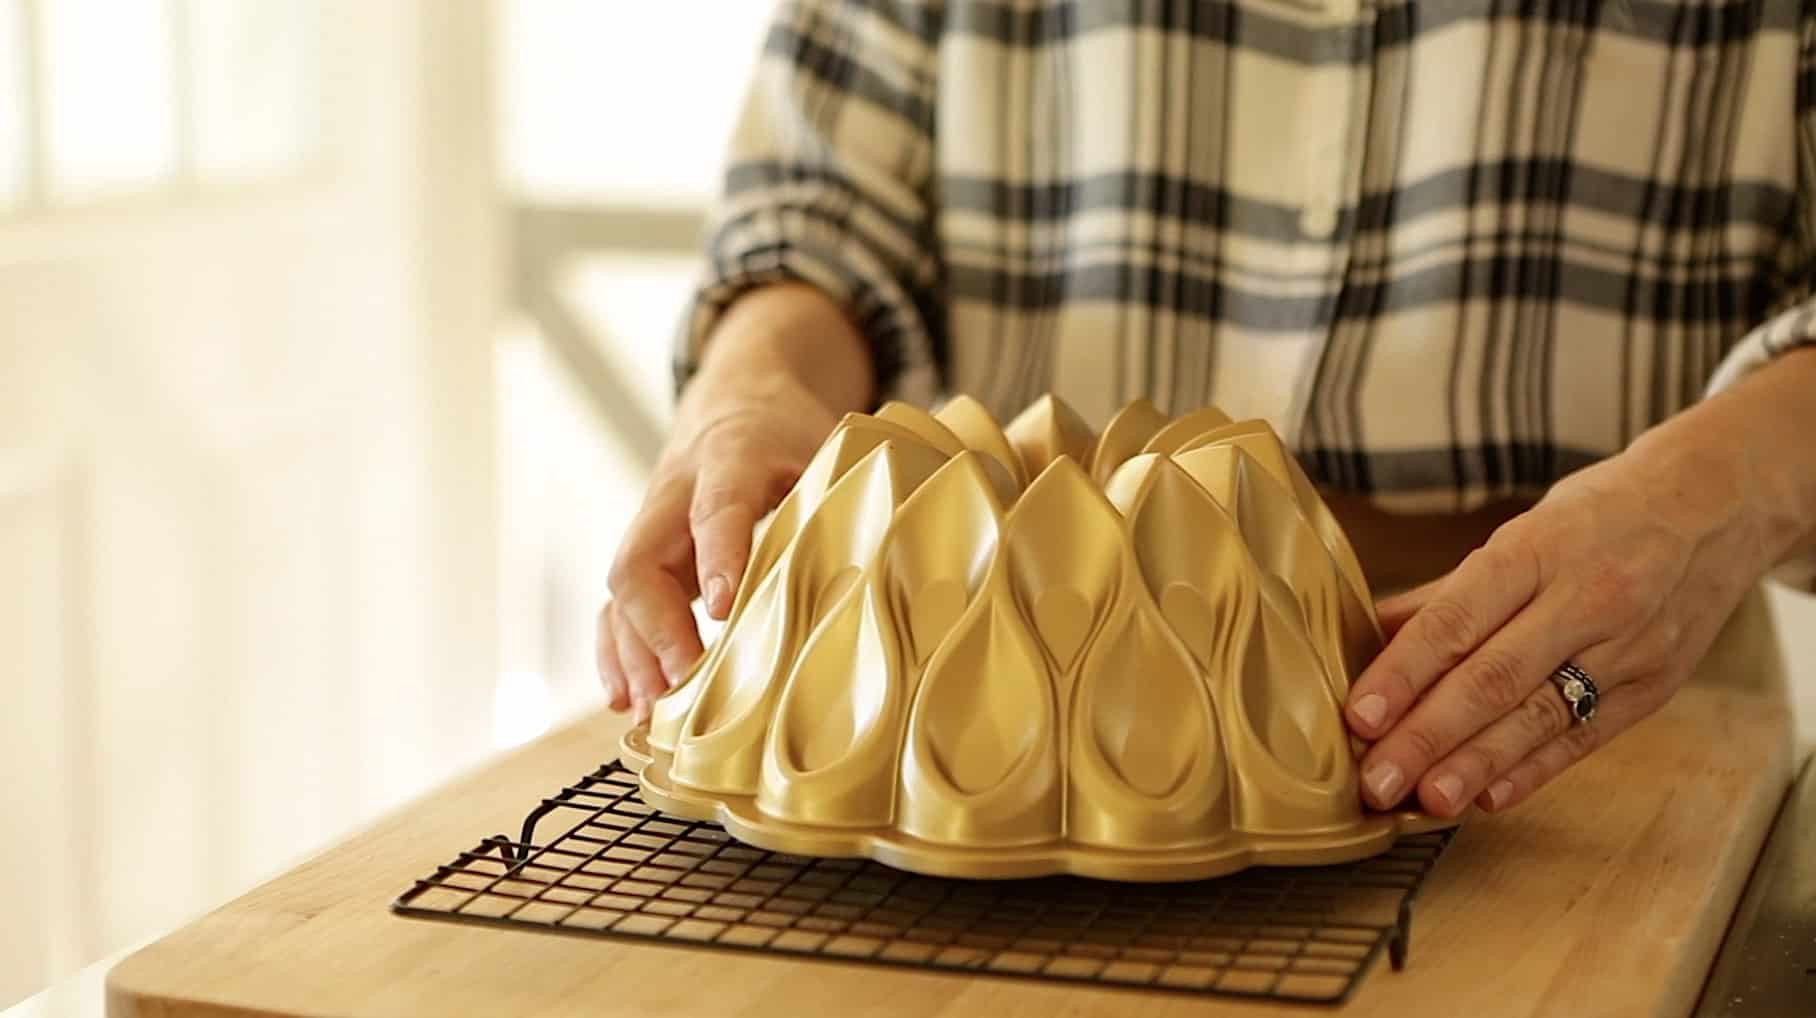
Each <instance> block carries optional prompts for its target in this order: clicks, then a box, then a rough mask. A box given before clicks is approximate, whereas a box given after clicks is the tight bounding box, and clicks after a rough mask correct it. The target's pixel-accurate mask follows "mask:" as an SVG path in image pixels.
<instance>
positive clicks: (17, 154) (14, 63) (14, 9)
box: [0, 0, 31, 209]
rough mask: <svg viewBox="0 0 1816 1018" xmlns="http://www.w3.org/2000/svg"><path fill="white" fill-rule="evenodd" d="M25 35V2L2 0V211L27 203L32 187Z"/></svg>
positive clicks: (0, 56) (0, 137)
mask: <svg viewBox="0 0 1816 1018" xmlns="http://www.w3.org/2000/svg"><path fill="white" fill-rule="evenodd" d="M24 36H25V4H24V0H0V209H4V208H8V207H10V206H13V205H17V204H19V203H20V202H22V201H24V200H25V195H26V192H27V190H28V189H29V187H30V178H31V154H30V147H29V146H30V144H31V142H30V138H29V137H28V135H29V134H30V132H29V131H28V130H27V129H26V120H25V110H26V103H27V98H26V90H27V87H28V86H29V79H28V78H27V76H26V71H25V38H24Z"/></svg>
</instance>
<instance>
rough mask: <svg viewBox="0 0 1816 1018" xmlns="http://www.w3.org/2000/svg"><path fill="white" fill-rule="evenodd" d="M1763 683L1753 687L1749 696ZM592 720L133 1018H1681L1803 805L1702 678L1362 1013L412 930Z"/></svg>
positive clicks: (457, 791) (1552, 807)
mask: <svg viewBox="0 0 1816 1018" xmlns="http://www.w3.org/2000/svg"><path fill="white" fill-rule="evenodd" d="M1753 685H1757V683H1754V684H1753ZM621 730H622V722H621V721H619V720H617V719H610V718H607V717H606V716H604V715H595V716H592V717H588V718H585V719H583V720H581V721H579V722H577V723H575V724H573V725H570V726H569V727H567V728H564V729H561V730H559V731H556V732H553V733H551V734H549V735H548V736H545V737H544V738H542V739H540V740H539V741H537V742H535V743H533V744H531V745H529V746H526V747H524V748H522V749H520V750H518V751H516V752H513V753H511V754H509V755H507V756H505V757H503V758H501V759H499V760H497V761H495V762H493V763H491V764H490V765H488V766H486V767H484V768H482V769H480V770H479V771H477V772H475V773H472V774H469V775H467V776H465V777H463V778H461V779H459V780H456V781H454V782H452V783H450V784H449V785H447V786H446V787H444V788H442V789H440V790H439V791H437V792H435V793H433V794H431V795H429V796H428V797H426V798H425V799H423V800H421V801H419V802H417V803H415V804H414V805H412V806H409V807H407V808H405V809H404V810H402V811H401V812H399V813H397V814H396V815H394V816H392V817H390V818H389V819H386V820H384V821H382V822H380V823H379V824H377V825H376V826H374V827H373V828H372V829H370V830H368V831H366V832H365V833H363V834H360V835H357V836H355V837H353V838H352V839H350V840H349V841H347V842H346V843H344V844H342V845H340V846H339V847H337V848H334V849H332V850H330V851H328V852H327V853H325V854H323V855H322V856H320V857H319V858H317V859H315V860H313V861H311V862H309V863H307V864H305V865H303V866H300V867H298V868H296V869H295V870H293V871H291V872H289V873H287V874H285V875H284V876H282V877H280V878H278V879H276V880H274V881H272V882H271V883H268V884H266V885H264V886H263V887H260V888H258V889H257V890H254V891H252V892H250V893H249V894H247V895H245V896H244V897H242V898H240V899H238V900H236V901H234V902H231V903H229V904H227V905H225V906H223V907H222V908H220V909H218V910H217V911H215V912H213V913H212V914H210V915H208V916H206V917H204V918H203V919H201V920H198V921H197V922H195V923H193V924H191V925H189V926H188V927H185V928H183V929H181V930H179V931H177V932H176V933H174V934H171V935H170V936H168V937H166V938H164V939H163V940H161V941H159V942H157V943H155V944H153V945H151V946H150V947H147V948H145V949H144V950H142V951H139V952H138V953H136V954H134V955H133V956H131V957H130V958H128V959H126V960H125V961H124V962H122V963H121V964H120V965H119V966H118V967H116V968H115V969H114V971H113V972H112V973H111V975H110V977H109V980H108V1013H109V1014H111V1015H115V1016H119V1018H175V1016H201V1015H206V1016H227V1015H235V1016H248V1015H259V1016H265V1015H350V1016H374V1018H377V1016H403V1015H416V1016H430V1018H446V1016H457V1015H498V1016H538V1018H539V1016H551V1015H587V1016H613V1015H676V1016H680V1015H710V1016H733V1015H748V1016H767V1015H813V1014H841V1015H843V1014H876V1015H901V1016H928V1018H930V1016H950V1015H960V1014H988V1015H992V1016H996V1018H1013V1016H1017V1015H1029V1016H1040V1018H1048V1016H1052V1015H1059V1014H1065V1015H1071V1016H1091V1015H1104V1016H1110V1015H1122V1014H1126V1013H1128V1012H1129V1011H1130V1009H1131V1008H1133V1007H1139V1008H1140V1009H1141V1012H1142V1013H1143V1014H1151V1015H1158V1016H1166V1015H1177V1016H1181V1018H1184V1016H1188V1015H1189V1016H1203V1015H1207V1014H1230V1015H1237V1016H1252V1018H1272V1016H1279V1015H1325V1016H1328V1015H1332V1014H1339V1013H1340V1014H1343V1015H1345V1016H1346V1018H1347V1016H1358V1018H1406V1016H1408V1015H1428V1014H1432V1015H1468V1016H1470V1018H1503V1016H1504V1018H1513V1016H1541V1015H1546V1016H1549V1015H1601V1014H1621V1015H1684V1014H1687V1013H1688V1012H1689V1011H1690V1009H1691V1007H1692V1006H1693V1005H1694V1004H1695V1000H1696V996H1697V994H1698V992H1699V990H1700V988H1701V985H1702V983H1703V980H1704V978H1705V976H1706V974H1707V972H1708V969H1709V965H1710V960H1711V958H1712V957H1713V954H1714V952H1715V949H1716V947H1717V945H1718V943H1719V941H1720V939H1721V936H1722V933H1723V930H1724V929H1725V927H1726V925H1727V920H1728V917H1729V916H1730V914H1731V913H1732V911H1733V909H1734V905H1735V902H1736V900H1737V898H1738V896H1739V894H1740V891H1741V888H1742V885H1743V884H1744V882H1745V880H1746V877H1747V874H1748V871H1749V869H1750V868H1751V865H1752V863H1753V861H1754V859H1755V858H1756V856H1757V854H1758V851H1759V848H1760V844H1761V841H1762V839H1763V838H1764V836H1765V833H1766V830H1767V828H1768V826H1769V825H1770V822H1771V818H1772V816H1773V813H1774V812H1775V810H1776V808H1777V806H1778V804H1779V802H1780V800H1781V798H1782V796H1783V794H1784V791H1785V788H1786V786H1787V783H1788V780H1789V776H1790V771H1791V765H1792V749H1791V741H1790V735H1789V732H1790V723H1789V712H1788V709H1787V707H1786V703H1785V699H1784V697H1783V695H1782V689H1760V688H1753V689H1741V688H1733V687H1732V686H1731V685H1722V684H1715V683H1711V682H1706V681H1702V680H1699V681H1698V682H1697V683H1692V684H1691V685H1690V686H1689V687H1687V688H1686V689H1685V690H1684V691H1683V692H1682V693H1680V694H1679V695H1678V696H1677V698H1676V699H1674V700H1673V701H1672V703H1671V705H1670V706H1669V707H1667V708H1666V709H1665V710H1664V711H1662V712H1660V713H1659V714H1658V715H1656V716H1655V717H1653V718H1652V719H1650V720H1648V721H1647V722H1645V723H1644V724H1642V725H1641V726H1639V727H1638V728H1636V729H1634V730H1633V731H1632V732H1630V733H1628V734H1626V735H1624V736H1622V737H1621V738H1619V739H1617V740H1615V741H1614V742H1613V743H1612V744H1610V745H1609V746H1608V747H1606V748H1605V749H1603V750H1602V751H1601V752H1599V753H1597V754H1595V755H1594V756H1593V757H1591V759H1590V760H1589V761H1587V762H1586V763H1584V764H1583V765H1581V766H1579V767H1577V768H1576V769H1574V770H1573V771H1571V772H1570V773H1569V774H1568V775H1567V776H1566V777H1565V778H1563V779H1561V780H1559V781H1558V782H1555V783H1554V784H1553V785H1552V786H1551V787H1550V788H1549V789H1547V790H1546V791H1544V792H1543V793H1541V794H1540V795H1539V796H1538V797H1536V798H1535V799H1534V800H1533V801H1532V802H1530V803H1529V804H1528V805H1526V806H1525V807H1523V808H1521V809H1519V810H1517V811H1515V812H1513V813H1512V814H1510V815H1505V816H1499V817H1477V818H1475V819H1473V820H1472V821H1471V822H1470V823H1469V824H1468V825H1467V826H1466V827H1465V828H1464V829H1463V831H1462V833H1461V834H1460V835H1459V836H1458V837H1457V840H1456V842H1455V843H1454V844H1453V846H1452V847H1451V849H1450V851H1449V853H1448V854H1447V855H1446V856H1445V858H1444V859H1443V861H1442V862H1440V864H1439V866H1438V868H1437V870H1436V871H1435V872H1434V874H1433V875H1432V877H1431V879H1430V882H1429V883H1428V884H1427V885H1426V887H1425V890H1424V892H1423V894H1422V896H1421V898H1420V900H1419V904H1418V907H1417V912H1416V917H1415V919H1414V923H1413V939H1412V953H1411V958H1410V963H1409V965H1408V967H1407V969H1406V971H1404V972H1398V973H1396V972H1394V971H1392V970H1391V969H1390V968H1388V967H1387V965H1386V964H1385V962H1383V963H1382V964H1380V965H1378V966H1377V967H1376V968H1375V970H1374V971H1372V972H1371V973H1369V975H1368V976H1367V977H1366V978H1365V980H1364V982H1363V984H1362V987H1361V989H1360V990H1359V992H1358V993H1357V994H1356V996H1355V997H1354V998H1353V999H1352V1001H1351V1002H1350V1003H1349V1004H1348V1005H1347V1006H1345V1007H1343V1008H1341V1009H1337V1010H1332V1009H1330V1008H1325V1007H1315V1006H1314V1007H1305V1008H1294V1007H1287V1006H1280V1005H1271V1004H1256V1003H1247V1002H1235V1001H1227V1000H1221V999H1217V998H1204V997H1194V996H1189V995H1178V994H1171V993H1153V994H1144V993H1142V992H1140V991H1131V990H1115V989H1096V988H1091V987H1085V986H1078V985H1062V984H1052V985H1048V984H1042V983H1039V982H1034V981H1026V980H1016V979H997V978H991V977H987V976H965V975H952V974H941V973H922V972H916V971H912V970H904V969H893V968H882V967H875V966H867V965H861V964H847V963H841V962H830V961H820V960H790V959H785V958H778V957H770V956H763V955H754V954H745V953H741V952H729V951H722V950H710V949H693V948H684V947H672V946H667V945H655V944H643V943H635V942H629V941H614V940H597V939H589V938H583V937H570V936H562V935H556V934H547V933H533V932H517V931H512V930H500V929H492V928H481V927H474V926H463V925H458V924H452V923H438V922H428V921H423V920H411V919H404V918H400V917H397V916H394V915H392V914H391V913H390V912H389V911H388V906H389V905H390V903H391V901H392V899H393V898H395V897H396V896H397V895H398V894H399V893H400V892H401V891H402V890H404V889H405V888H406V887H408V886H409V885H410V884H411V882H412V881H413V880H415V879H416V878H417V877H419V876H421V875H422V874H424V873H427V872H429V871H430V870H432V869H433V868H434V867H435V866H436V865H438V864H440V863H442V862H445V861H446V860H447V859H449V858H451V857H452V856H453V855H454V854H455V853H456V852H457V851H459V850H461V849H463V848H467V847H469V846H471V845H472V844H474V843H475V842H477V841H478V840H480V838H482V837H483V836H485V835H489V834H494V833H498V832H505V831H513V830H515V828H516V826H517V824H518V822H519V821H520V820H521V818H522V816H523V814H524V812H525V810H526V808H527V807H528V806H529V805H530V804H533V803H535V802H536V801H538V800H539V798H540V797H541V796H542V795H543V794H545V793H547V792H550V791H552V790H554V789H556V788H558V787H560V786H561V785H562V784H564V783H566V782H567V781H569V780H571V779H573V778H575V777H577V776H579V775H580V774H582V773H583V772H586V771H588V770H590V769H592V768H593V767H595V766H597V765H598V764H599V763H600V762H601V761H602V760H603V759H605V758H607V757H608V756H609V755H610V754H611V752H612V747H614V746H615V745H616V743H617V737H618V735H619V733H620V731H621Z"/></svg>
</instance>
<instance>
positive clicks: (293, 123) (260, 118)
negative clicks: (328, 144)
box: [189, 0, 320, 178]
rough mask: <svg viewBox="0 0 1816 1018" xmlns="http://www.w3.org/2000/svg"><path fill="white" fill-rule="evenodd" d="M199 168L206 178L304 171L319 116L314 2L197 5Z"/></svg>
mask: <svg viewBox="0 0 1816 1018" xmlns="http://www.w3.org/2000/svg"><path fill="white" fill-rule="evenodd" d="M189 11H190V16H189V30H190V45H189V53H190V68H189V74H190V81H191V95H192V96H193V97H194V102H195V112H194V117H195V146H196V150H195V168H196V172H197V173H199V174H201V175H202V176H203V177H215V178H244V177H256V176H271V175H274V174H279V173H283V172H287V171H293V170H296V169H298V168H299V166H300V164H301V163H302V162H303V160H304V158H305V157H306V155H307V153H308V150H309V149H310V148H311V147H312V145H313V142H314V137H315V131H316V123H317V113H316V107H315V103H314V96H315V93H316V89H317V85H318V82H317V81H316V80H315V79H316V74H315V73H314V71H315V68H316V66H317V61H318V59H319V47H318V40H319V39H320V24H319V22H318V20H317V4H316V3H314V2H313V0H309V2H303V0H257V2H250V3H249V2H247V0H190V7H189Z"/></svg>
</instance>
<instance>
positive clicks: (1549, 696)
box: [1419, 644, 1618, 817]
mask: <svg viewBox="0 0 1816 1018" xmlns="http://www.w3.org/2000/svg"><path fill="white" fill-rule="evenodd" d="M1606 646H1607V645H1606V644H1604V645H1603V647H1601V648H1596V649H1593V650H1589V651H1585V652H1583V653H1582V654H1580V655H1577V657H1576V659H1577V660H1578V661H1579V662H1582V661H1587V662H1590V663H1596V662H1599V661H1601V660H1603V659H1605V658H1606V656H1607V655H1606V654H1604V653H1603V650H1604V648H1606ZM1585 667H1587V665H1585ZM1595 674H1604V673H1601V672H1598V673H1595ZM1615 685H1618V683H1615V682H1612V681H1604V682H1602V683H1601V685H1600V686H1599V687H1598V688H1599V692H1601V693H1603V694H1606V693H1607V692H1608V691H1609V690H1610V689H1612V688H1614V686H1615ZM1578 723H1579V722H1578V721H1577V720H1576V715H1575V714H1573V713H1572V712H1571V708H1570V703H1569V701H1567V700H1565V699H1564V695H1563V693H1561V692H1560V691H1559V690H1558V688H1557V684H1556V683H1555V682H1553V681H1552V680H1551V677H1550V673H1547V674H1546V677H1545V680H1544V681H1542V682H1540V683H1539V685H1538V688H1536V689H1534V690H1533V691H1532V692H1531V693H1529V694H1528V695H1527V696H1526V699H1525V700H1524V701H1522V702H1521V703H1520V705H1519V706H1518V707H1515V708H1514V709H1513V710H1511V711H1508V712H1507V713H1506V714H1503V715H1502V716H1501V717H1500V718H1499V719H1497V720H1496V721H1495V722H1494V723H1492V724H1490V725H1489V726H1488V727H1487V728H1485V729H1483V730H1482V732H1481V733H1480V734H1478V735H1477V736H1476V737H1475V738H1473V739H1470V740H1469V741H1468V742H1466V743H1464V744H1463V745H1462V746H1459V747H1458V748H1457V749H1456V750H1455V751H1454V752H1452V753H1451V754H1450V755H1449V756H1447V757H1445V758H1444V759H1443V760H1442V761H1440V762H1439V763H1438V764H1437V766H1435V767H1433V768H1431V770H1430V771H1429V772H1428V773H1427V774H1426V775H1425V777H1424V778H1423V779H1422V780H1421V781H1420V782H1419V802H1420V803H1421V804H1422V805H1423V806H1424V807H1425V809H1426V810H1427V811H1428V812H1431V813H1434V814H1436V815H1438V816H1443V817H1452V816H1456V815H1457V814H1458V813H1461V812H1462V811H1463V810H1464V809H1465V808H1466V807H1467V806H1468V805H1469V803H1470V801H1471V800H1473V799H1481V800H1482V801H1484V802H1486V801H1488V800H1487V798H1486V797H1485V796H1484V795H1483V793H1484V792H1485V791H1486V790H1487V789H1488V788H1489V787H1490V786H1491V785H1493V784H1494V783H1495V782H1496V781H1497V780H1498V779H1500V778H1502V777H1504V776H1505V775H1506V774H1508V773H1509V772H1510V771H1512V770H1513V768H1514V767H1516V766H1517V765H1518V764H1519V763H1520V761H1522V760H1525V759H1526V758H1527V757H1529V756H1531V755H1532V754H1533V753H1535V752H1537V751H1538V750H1539V749H1541V748H1543V747H1544V746H1546V745H1548V744H1549V743H1551V742H1552V741H1553V740H1555V739H1557V738H1559V737H1560V736H1563V735H1565V734H1566V733H1568V732H1569V731H1570V729H1571V728H1572V726H1574V725H1576V724H1578Z"/></svg>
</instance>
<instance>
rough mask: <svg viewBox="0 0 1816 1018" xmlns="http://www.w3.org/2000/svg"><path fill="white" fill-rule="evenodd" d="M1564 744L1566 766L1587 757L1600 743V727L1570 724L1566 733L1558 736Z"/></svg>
mask: <svg viewBox="0 0 1816 1018" xmlns="http://www.w3.org/2000/svg"><path fill="white" fill-rule="evenodd" d="M1559 741H1561V742H1562V743H1563V744H1564V750H1565V752H1566V758H1565V759H1566V764H1570V763H1575V762H1576V761H1578V760H1581V759H1582V758H1583V757H1586V756H1588V755H1589V754H1590V753H1591V752H1593V751H1594V750H1595V747H1596V746H1597V745H1598V744H1599V743H1600V741H1601V726H1600V725H1594V724H1588V725H1579V724H1572V725H1571V726H1570V728H1569V730H1568V731H1566V732H1565V733H1564V734H1563V735H1561V736H1559Z"/></svg>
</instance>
